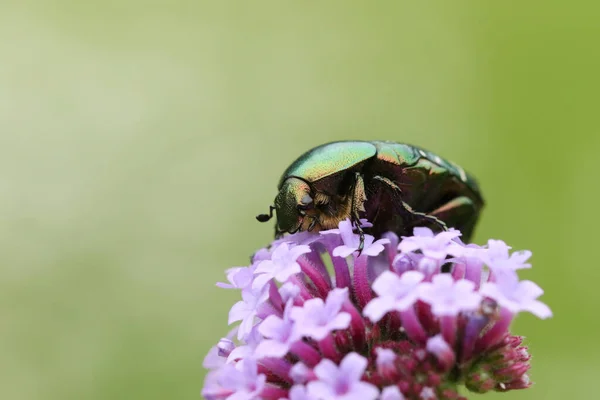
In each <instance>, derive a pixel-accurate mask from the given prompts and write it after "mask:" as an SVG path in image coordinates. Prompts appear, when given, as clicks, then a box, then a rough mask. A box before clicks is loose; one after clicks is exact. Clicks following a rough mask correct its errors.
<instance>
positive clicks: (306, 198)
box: [300, 194, 313, 206]
mask: <svg viewBox="0 0 600 400" xmlns="http://www.w3.org/2000/svg"><path fill="white" fill-rule="evenodd" d="M312 201H313V199H312V197H310V196H309V195H308V194H305V195H304V196H302V200H300V203H301V204H302V205H303V206H307V205H309V204H310V203H312Z"/></svg>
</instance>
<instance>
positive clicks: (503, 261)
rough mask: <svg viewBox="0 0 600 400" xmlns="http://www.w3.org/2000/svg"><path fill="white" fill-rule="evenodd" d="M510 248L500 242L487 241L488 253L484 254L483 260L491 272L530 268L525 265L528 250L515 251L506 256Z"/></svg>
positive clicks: (528, 255) (529, 265)
mask: <svg viewBox="0 0 600 400" xmlns="http://www.w3.org/2000/svg"><path fill="white" fill-rule="evenodd" d="M509 250H510V247H509V246H507V245H506V243H504V242H503V241H502V240H491V239H490V240H489V241H488V251H487V252H486V253H485V256H484V260H485V262H486V264H488V265H489V266H490V268H492V269H493V270H497V269H503V268H505V269H512V270H517V269H523V268H531V264H528V263H526V262H525V261H527V260H528V259H529V258H530V257H531V252H530V251H528V250H525V251H517V252H515V253H513V254H511V255H509V254H508V251H509Z"/></svg>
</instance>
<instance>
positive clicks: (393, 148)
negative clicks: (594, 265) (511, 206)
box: [256, 141, 484, 251]
mask: <svg viewBox="0 0 600 400" xmlns="http://www.w3.org/2000/svg"><path fill="white" fill-rule="evenodd" d="M277 188H278V190H279V193H278V194H277V196H276V197H275V202H274V205H272V206H270V207H269V213H268V214H260V215H258V216H257V217H256V219H257V220H258V221H260V222H266V221H269V220H270V219H271V218H272V217H273V211H275V212H276V213H277V223H276V225H275V236H276V237H280V236H282V235H283V234H285V233H296V232H298V231H305V230H306V231H313V232H318V231H320V230H326V229H332V228H337V226H338V224H339V222H340V221H342V220H345V219H348V218H349V219H350V220H351V221H352V222H353V223H354V225H355V227H356V229H357V231H358V233H359V235H360V247H359V251H361V250H362V248H363V246H364V235H365V232H367V233H371V234H373V235H375V236H379V235H381V234H382V233H384V232H387V231H392V232H395V233H396V234H398V235H399V236H403V235H404V236H406V235H410V234H412V229H413V228H414V227H416V226H428V227H431V228H433V229H435V230H437V231H440V230H445V229H447V228H448V227H454V228H456V229H458V230H460V231H461V232H462V237H463V239H464V240H466V241H468V240H469V238H470V237H471V235H472V233H473V230H474V228H475V224H476V222H477V219H478V217H479V214H480V212H481V209H482V208H483V205H484V201H483V197H482V195H481V191H480V189H479V186H478V184H477V181H476V180H475V178H473V177H472V176H471V175H469V174H468V173H466V172H465V170H464V169H462V168H461V167H460V166H458V165H456V164H454V163H452V162H450V161H447V160H445V159H443V158H442V157H440V156H438V155H436V154H434V153H432V152H429V151H427V150H425V149H422V148H420V147H417V146H412V145H409V144H403V143H396V142H391V141H339V142H331V143H327V144H323V145H321V146H318V147H315V148H313V149H311V150H308V151H307V152H306V153H304V154H303V155H301V156H300V157H299V158H298V159H297V160H296V161H294V162H293V163H292V164H291V165H290V166H289V167H288V168H287V169H286V170H285V172H284V173H283V175H282V176H281V179H280V181H279V185H278V186H277ZM361 218H366V219H367V220H368V221H369V222H371V223H372V225H373V226H372V227H370V228H363V227H361V224H360V222H359V220H360V219H361Z"/></svg>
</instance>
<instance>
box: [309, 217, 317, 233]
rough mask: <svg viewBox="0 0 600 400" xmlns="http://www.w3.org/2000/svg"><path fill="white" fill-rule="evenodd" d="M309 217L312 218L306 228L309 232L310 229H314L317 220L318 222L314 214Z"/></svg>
mask: <svg viewBox="0 0 600 400" xmlns="http://www.w3.org/2000/svg"><path fill="white" fill-rule="evenodd" d="M309 218H311V219H312V221H311V222H310V224H309V225H308V229H307V231H308V232H311V231H312V230H313V229H314V227H315V225H316V224H317V222H319V219H318V218H317V217H316V216H315V215H311V216H309Z"/></svg>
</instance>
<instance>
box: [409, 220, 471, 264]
mask: <svg viewBox="0 0 600 400" xmlns="http://www.w3.org/2000/svg"><path fill="white" fill-rule="evenodd" d="M459 236H460V232H459V231H457V230H452V231H445V232H441V233H438V234H437V235H435V234H434V233H433V232H432V231H431V229H429V228H415V229H414V236H409V237H406V238H404V240H403V241H402V242H400V244H399V245H398V249H399V250H400V251H401V252H402V253H412V252H415V251H417V250H420V251H421V252H422V253H423V255H424V256H425V257H427V258H430V259H432V260H440V261H441V260H444V259H445V258H446V257H447V256H448V254H452V252H453V249H455V248H457V247H458V244H457V243H456V242H454V241H453V239H454V238H457V237H459Z"/></svg>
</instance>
